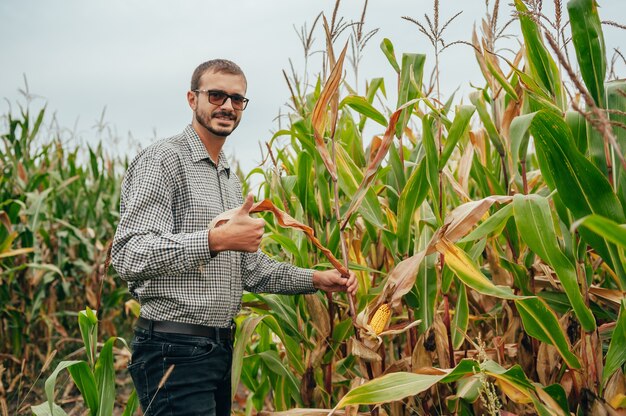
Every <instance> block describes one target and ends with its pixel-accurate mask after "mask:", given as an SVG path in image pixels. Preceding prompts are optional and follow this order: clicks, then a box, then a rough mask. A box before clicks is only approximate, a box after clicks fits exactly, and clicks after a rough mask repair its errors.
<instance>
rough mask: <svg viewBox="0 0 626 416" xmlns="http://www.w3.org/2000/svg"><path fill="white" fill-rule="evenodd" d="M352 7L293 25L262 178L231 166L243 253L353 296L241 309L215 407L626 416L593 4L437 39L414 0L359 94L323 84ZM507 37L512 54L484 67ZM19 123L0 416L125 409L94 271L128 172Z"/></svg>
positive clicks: (5, 179) (121, 291)
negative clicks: (445, 83) (259, 254)
mask: <svg viewBox="0 0 626 416" xmlns="http://www.w3.org/2000/svg"><path fill="white" fill-rule="evenodd" d="M364 3H365V4H364V8H363V15H362V17H361V21H360V22H356V23H346V21H345V20H344V19H342V18H339V17H338V14H337V13H336V12H337V7H338V6H339V1H337V4H336V8H335V10H334V11H333V13H332V14H328V15H320V16H318V18H317V19H315V21H314V22H313V24H312V25H311V28H310V30H305V29H303V30H302V32H301V33H300V35H301V40H302V43H303V47H304V49H305V56H307V57H309V56H310V55H311V54H312V39H313V34H314V33H315V34H316V35H318V37H320V38H322V39H323V43H324V45H325V46H324V50H325V53H324V58H323V66H322V67H320V68H318V70H317V71H314V75H310V74H297V73H295V71H292V72H291V73H288V72H285V73H284V75H285V80H286V86H285V99H286V100H288V101H289V104H288V114H287V116H288V117H284V118H282V119H281V120H282V121H281V122H280V125H279V127H278V129H277V131H276V133H275V134H274V136H273V137H271V138H268V140H267V142H266V143H264V146H265V150H264V152H265V155H264V156H265V160H266V162H265V164H264V165H262V166H261V167H259V168H257V169H255V170H253V171H252V172H250V173H249V174H248V176H243V175H241V172H238V173H239V174H240V175H241V177H242V178H245V179H246V180H250V178H252V177H254V178H256V182H262V184H261V185H260V186H258V187H255V188H254V190H255V191H256V193H257V197H258V200H259V201H262V202H260V203H259V204H258V205H257V206H256V207H255V209H256V211H258V212H261V213H260V214H258V215H262V216H264V218H265V219H266V221H267V224H268V226H267V235H266V238H265V239H264V242H263V250H264V251H266V252H267V253H269V254H271V255H273V256H275V257H276V258H280V259H284V260H286V261H289V262H292V263H294V264H296V265H298V266H302V267H324V268H326V267H336V268H337V269H339V270H345V269H351V270H354V271H355V272H356V273H357V276H358V279H359V290H358V294H357V296H355V297H354V298H348V297H347V296H346V295H345V294H335V295H332V296H330V295H328V296H327V295H324V294H323V293H321V292H320V293H317V294H314V295H306V296H304V295H301V296H281V295H257V294H244V299H243V309H242V312H241V314H240V315H239V317H238V318H237V323H238V332H237V337H236V342H235V348H234V360H233V374H232V377H233V401H234V409H235V411H236V412H237V413H238V414H246V415H253V414H263V415H270V414H275V415H276V414H280V415H305V414H306V415H327V414H338V415H342V414H345V415H356V414H371V415H385V414H387V415H405V414H406V415H413V414H419V415H444V414H456V415H498V414H500V415H536V414H538V415H570V414H574V415H626V379H625V373H624V364H625V361H626V299H625V296H624V295H625V293H626V160H625V159H624V154H626V80H625V79H623V78H622V79H620V76H623V75H624V74H617V73H616V71H615V64H616V62H617V63H619V62H623V63H624V64H626V60H625V59H624V57H623V55H622V54H621V53H620V51H619V49H616V50H615V51H614V53H613V52H612V51H610V50H607V48H606V46H605V43H604V39H603V27H605V26H606V25H613V26H617V27H618V28H620V29H621V30H624V29H626V27H624V26H621V25H620V24H619V22H618V23H615V22H611V21H603V20H602V19H603V18H606V17H601V16H600V15H599V13H598V12H599V11H600V12H601V11H602V9H598V8H597V7H596V3H595V1H593V0H570V1H569V2H567V4H561V2H560V1H558V0H555V1H554V9H555V15H554V16H544V15H543V14H542V9H541V1H536V0H535V1H522V0H515V1H514V4H511V5H506V6H505V5H500V4H499V2H498V1H496V2H495V4H492V5H491V7H489V8H488V10H489V12H488V13H487V15H486V17H485V18H484V19H483V21H482V22H477V23H478V24H477V27H476V29H475V30H474V34H473V36H472V39H471V40H467V41H456V42H452V43H445V42H444V41H443V34H444V32H445V29H446V27H447V26H448V25H449V24H453V20H454V18H455V17H456V16H457V15H455V16H454V17H452V19H450V20H447V21H442V20H440V18H439V7H440V6H439V1H435V2H434V8H433V12H432V14H426V15H424V17H423V18H422V17H417V18H415V17H404V18H403V19H404V20H405V22H404V23H406V24H407V25H412V27H414V28H415V31H416V33H420V34H422V35H423V36H425V37H426V38H427V39H428V40H429V42H430V43H431V44H432V49H431V50H428V51H420V53H405V52H402V51H396V50H394V45H393V41H392V40H390V39H386V38H385V39H384V40H383V41H382V42H381V44H380V51H378V52H381V51H382V53H379V55H380V57H381V59H386V61H388V63H389V65H390V67H391V68H393V70H394V71H395V72H396V73H397V82H395V83H389V82H387V83H385V81H384V80H383V79H382V78H375V79H370V80H367V81H366V85H367V87H366V90H365V92H364V94H362V95H360V94H358V93H357V91H358V88H357V87H356V86H354V85H350V83H349V82H348V78H347V76H346V73H347V72H348V71H350V70H351V69H352V70H354V72H355V73H356V72H357V70H358V63H359V56H360V55H361V54H362V53H363V50H364V48H365V46H366V44H367V43H368V41H369V40H371V38H372V37H373V35H374V34H375V33H376V31H369V32H368V31H366V30H365V29H364V27H365V20H364V19H365V16H366V8H367V1H365V2H364ZM505 9H506V10H505ZM510 12H514V13H513V15H514V17H513V19H512V20H511V21H509V22H501V21H500V20H504V19H503V18H502V16H504V15H506V16H509V15H510V14H511V13H510ZM498 16H500V17H498ZM514 25H517V27H518V28H519V30H520V31H521V34H522V35H521V36H520V39H519V45H522V46H521V47H520V48H519V49H518V50H506V51H502V50H500V49H499V48H498V42H500V41H501V39H502V37H503V36H504V34H506V29H507V27H511V26H514ZM453 45H454V47H463V48H472V49H473V51H474V53H475V57H476V62H475V65H478V66H479V67H480V70H481V72H482V75H483V77H484V79H483V81H482V84H480V85H473V86H472V88H473V90H472V92H471V93H469V94H468V96H466V97H455V96H451V97H441V95H440V80H439V74H440V68H439V66H438V65H439V58H440V56H441V54H445V53H449V52H450V51H449V50H447V48H448V46H453ZM368 46H369V45H368ZM611 56H612V58H611ZM427 61H431V62H434V71H433V72H432V74H431V75H429V74H427V73H425V70H424V69H425V67H426V65H425V63H426V62H427ZM350 65H351V67H352V68H350ZM307 80H312V81H307ZM392 91H394V92H393V93H392ZM388 93H389V95H393V96H394V97H396V96H397V102H390V100H388V99H387V98H386V97H387V94H388ZM459 102H461V103H463V104H459ZM20 110H21V111H20V114H19V115H9V114H7V115H5V116H4V118H3V123H2V130H1V132H0V133H1V139H2V146H3V147H2V150H1V152H2V153H1V158H0V168H1V170H2V179H1V181H0V195H1V198H0V206H1V210H0V223H1V224H2V225H1V226H0V358H1V361H0V415H2V416H6V415H13V414H35V415H54V416H56V415H66V414H67V415H94V416H95V415H98V416H100V415H104V416H108V415H112V414H115V415H121V414H123V415H132V414H139V413H140V410H139V409H138V403H137V399H136V396H135V393H134V391H133V388H132V382H131V381H130V378H129V376H128V373H127V371H126V369H125V367H126V364H127V362H128V359H129V356H130V353H129V350H128V346H127V342H128V341H129V340H130V338H131V328H132V325H133V322H134V318H135V317H136V316H137V314H138V305H137V304H136V303H135V302H134V301H133V300H131V299H130V296H129V295H128V291H127V289H126V286H125V285H124V284H123V282H122V281H121V280H120V279H119V278H117V276H116V273H115V271H114V270H113V269H112V268H111V269H110V268H109V267H108V256H107V253H108V248H109V244H110V241H111V239H112V236H113V233H114V231H115V227H116V224H117V221H118V218H119V211H118V209H119V192H120V184H121V179H122V177H123V173H124V171H125V169H126V167H127V164H128V157H131V155H128V156H123V157H111V156H109V155H107V152H105V151H104V150H103V148H102V146H101V145H99V146H72V145H68V141H67V140H64V137H63V133H62V131H61V130H60V129H58V128H55V126H54V125H53V123H50V125H49V126H48V125H47V124H46V120H47V115H46V111H45V109H37V110H33V109H32V108H31V106H30V105H24V106H22V107H20ZM285 120H286V121H285ZM368 128H369V129H372V128H373V129H374V130H377V131H378V130H379V131H381V132H384V134H381V135H379V136H375V137H373V138H371V137H367V135H366V133H365V131H369V130H368ZM259 177H261V178H262V180H259ZM247 190H248V189H245V190H244V191H246V192H247ZM173 371H176V369H175V368H174V369H173ZM162 381H163V382H164V383H167V380H162Z"/></svg>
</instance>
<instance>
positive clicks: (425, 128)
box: [422, 115, 441, 217]
mask: <svg viewBox="0 0 626 416" xmlns="http://www.w3.org/2000/svg"><path fill="white" fill-rule="evenodd" d="M435 128H436V124H435V122H434V119H433V117H432V116H429V115H426V116H424V117H423V118H422V144H423V145H424V149H425V150H426V157H425V158H424V159H425V160H426V178H427V179H428V183H429V185H430V192H431V193H432V198H433V200H435V201H438V200H439V168H438V166H439V157H438V155H437V143H436V142H435V133H434V131H433V130H434V129H435ZM436 209H438V206H436ZM437 214H438V217H441V215H440V213H437Z"/></svg>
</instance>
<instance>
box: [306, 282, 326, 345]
mask: <svg viewBox="0 0 626 416" xmlns="http://www.w3.org/2000/svg"><path fill="white" fill-rule="evenodd" d="M304 300H305V301H306V306H307V309H308V310H309V321H310V322H311V324H312V325H313V327H314V328H315V330H316V331H317V334H318V339H319V341H320V342H324V341H325V340H326V338H327V337H328V336H329V335H330V323H329V322H328V309H326V306H324V304H323V303H322V301H321V299H320V298H319V297H318V296H317V295H316V294H310V295H305V296H304Z"/></svg>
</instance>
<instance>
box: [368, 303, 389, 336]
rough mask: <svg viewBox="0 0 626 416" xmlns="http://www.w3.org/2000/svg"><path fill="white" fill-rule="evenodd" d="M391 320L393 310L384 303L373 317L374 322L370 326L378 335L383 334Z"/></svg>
mask: <svg viewBox="0 0 626 416" xmlns="http://www.w3.org/2000/svg"><path fill="white" fill-rule="evenodd" d="M390 318H391V309H389V305H388V304H386V303H383V304H382V305H380V307H379V308H378V310H377V311H376V313H375V314H374V316H373V317H372V320H371V321H370V326H371V327H372V329H373V330H374V333H376V335H378V334H380V333H381V332H383V330H384V329H385V327H386V326H387V323H388V322H389V319H390Z"/></svg>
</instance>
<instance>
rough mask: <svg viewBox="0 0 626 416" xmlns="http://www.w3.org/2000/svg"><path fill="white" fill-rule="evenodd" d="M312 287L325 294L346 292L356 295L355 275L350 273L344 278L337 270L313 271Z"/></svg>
mask: <svg viewBox="0 0 626 416" xmlns="http://www.w3.org/2000/svg"><path fill="white" fill-rule="evenodd" d="M313 286H314V287H315V288H316V289H321V290H323V291H325V292H346V291H347V292H348V293H349V294H350V295H354V294H355V293H356V289H357V287H358V284H357V281H356V275H355V274H354V272H353V271H350V276H349V277H347V278H346V277H344V276H342V275H341V273H339V272H338V271H337V270H334V269H333V270H324V271H320V270H315V271H314V272H313Z"/></svg>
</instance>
